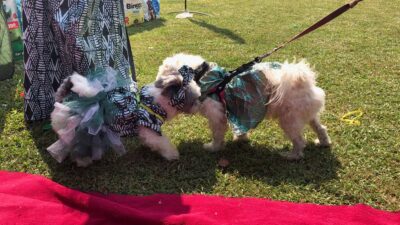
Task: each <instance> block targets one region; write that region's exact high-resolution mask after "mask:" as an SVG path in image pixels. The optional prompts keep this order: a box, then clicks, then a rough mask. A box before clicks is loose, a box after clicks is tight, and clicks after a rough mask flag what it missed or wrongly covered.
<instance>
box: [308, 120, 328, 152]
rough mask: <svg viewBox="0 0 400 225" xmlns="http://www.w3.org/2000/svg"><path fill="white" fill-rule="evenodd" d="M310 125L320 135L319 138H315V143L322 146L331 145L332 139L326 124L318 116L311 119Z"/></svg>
mask: <svg viewBox="0 0 400 225" xmlns="http://www.w3.org/2000/svg"><path fill="white" fill-rule="evenodd" d="M310 126H311V128H312V129H313V131H314V132H315V133H316V134H317V136H318V139H316V140H315V143H316V144H317V145H319V146H321V147H329V146H331V139H330V138H329V135H328V132H327V129H326V127H325V126H324V125H322V124H321V122H320V121H319V118H318V117H316V118H314V119H313V120H311V122H310Z"/></svg>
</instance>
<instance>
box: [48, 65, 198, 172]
mask: <svg viewBox="0 0 400 225" xmlns="http://www.w3.org/2000/svg"><path fill="white" fill-rule="evenodd" d="M195 73H196V70H193V69H192V68H191V67H188V66H184V65H183V66H181V67H180V68H177V70H175V71H173V73H171V74H170V76H166V77H161V78H158V79H157V80H156V81H155V82H153V83H151V84H148V85H145V86H144V87H143V88H142V89H141V90H140V91H138V90H137V88H135V85H132V84H135V83H133V82H132V83H131V84H126V81H123V80H119V77H121V76H119V75H118V73H117V72H116V71H115V70H113V69H112V68H105V69H100V70H99V69H98V70H96V71H92V72H90V73H88V74H87V75H86V76H82V75H79V74H77V73H75V74H73V75H71V76H70V77H68V78H66V79H65V80H64V82H63V83H62V85H61V86H60V87H59V89H58V90H57V93H56V96H55V98H56V103H55V108H54V111H53V112H52V113H51V124H52V127H53V130H54V131H55V132H56V133H57V134H58V137H59V139H58V140H57V141H56V142H55V143H54V144H52V145H51V146H50V147H48V148H47V151H48V152H49V153H50V154H51V155H52V156H53V157H54V158H55V159H56V160H57V161H58V162H62V161H64V160H65V159H66V158H67V157H70V158H71V160H72V161H74V162H76V163H77V165H78V166H82V167H85V166H88V165H90V164H91V163H92V162H93V161H94V160H99V159H101V158H102V156H103V155H104V153H105V152H106V151H107V149H113V150H114V151H115V152H116V153H117V154H119V155H122V154H124V153H125V152H126V149H125V147H124V145H123V143H122V141H121V137H123V136H137V137H138V138H139V140H140V141H141V142H142V143H143V144H144V145H146V146H148V147H149V148H150V149H151V150H153V151H156V152H158V153H159V154H161V155H162V156H163V157H164V158H165V159H167V160H174V159H178V158H179V152H178V151H177V149H176V147H175V146H174V145H173V144H172V143H171V142H170V140H169V139H168V138H167V137H166V136H165V135H164V134H163V133H162V132H161V126H162V125H163V123H164V122H165V121H168V120H171V119H173V118H174V117H175V116H177V115H178V114H180V113H194V112H196V111H197V110H198V106H199V100H198V99H199V97H200V88H199V87H198V86H197V85H196V83H195V82H194V80H193V78H194V76H195Z"/></svg>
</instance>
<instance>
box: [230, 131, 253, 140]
mask: <svg viewBox="0 0 400 225" xmlns="http://www.w3.org/2000/svg"><path fill="white" fill-rule="evenodd" d="M249 140H250V139H249V134H248V133H245V134H241V135H236V134H233V141H249Z"/></svg>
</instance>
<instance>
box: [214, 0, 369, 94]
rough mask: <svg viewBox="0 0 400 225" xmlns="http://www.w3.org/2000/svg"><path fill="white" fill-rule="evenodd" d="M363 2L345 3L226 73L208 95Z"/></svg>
mask: <svg viewBox="0 0 400 225" xmlns="http://www.w3.org/2000/svg"><path fill="white" fill-rule="evenodd" d="M361 1H363V0H353V1H352V2H350V3H347V4H345V5H343V6H342V7H340V8H338V9H336V10H335V11H333V12H332V13H330V14H329V15H327V16H325V17H324V18H322V19H321V20H319V21H318V22H316V23H315V24H313V25H312V26H310V27H309V28H307V29H305V30H304V31H302V32H301V33H299V34H297V35H296V36H294V37H292V38H291V39H290V40H288V41H286V42H284V43H283V44H281V45H279V46H278V47H276V48H274V49H272V50H271V51H269V52H267V53H265V54H263V55H260V56H258V57H256V58H254V59H253V60H252V61H250V62H248V63H245V64H243V65H241V66H240V67H238V68H236V69H234V70H231V71H229V72H228V75H227V76H226V77H225V79H224V81H222V82H221V83H220V84H219V85H218V86H217V87H216V88H214V89H212V90H211V91H210V92H209V93H208V95H210V94H214V93H217V94H218V95H219V94H220V93H221V92H222V91H223V90H224V89H225V86H226V85H227V84H228V83H229V82H230V81H231V80H232V79H233V78H234V77H235V76H237V75H239V74H241V73H243V72H244V71H246V70H248V69H249V68H250V67H252V66H253V65H254V64H256V63H260V62H261V61H262V60H263V59H265V58H267V57H268V56H270V55H272V54H273V53H274V52H276V51H278V50H279V49H282V48H284V47H285V46H286V45H287V44H289V43H291V42H293V41H295V40H297V39H299V38H301V37H303V36H304V35H306V34H308V33H311V32H312V31H314V30H316V29H318V28H320V27H322V26H323V25H325V24H327V23H328V22H330V21H332V20H333V19H335V18H336V17H338V16H340V15H341V14H343V13H344V12H346V11H347V10H349V9H351V8H353V7H354V6H356V5H357V4H358V3H359V2H361Z"/></svg>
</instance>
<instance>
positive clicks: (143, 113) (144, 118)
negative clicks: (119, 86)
mask: <svg viewBox="0 0 400 225" xmlns="http://www.w3.org/2000/svg"><path fill="white" fill-rule="evenodd" d="M140 105H141V106H142V107H140V109H139V110H138V111H137V114H138V117H139V120H138V125H141V126H144V127H147V128H149V129H152V130H154V131H155V132H157V133H158V134H160V135H161V126H162V125H163V123H164V121H165V120H166V119H167V112H165V110H164V109H163V108H162V107H161V106H160V105H159V104H157V103H154V97H153V96H151V95H150V93H149V86H144V87H142V89H141V91H140Z"/></svg>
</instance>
